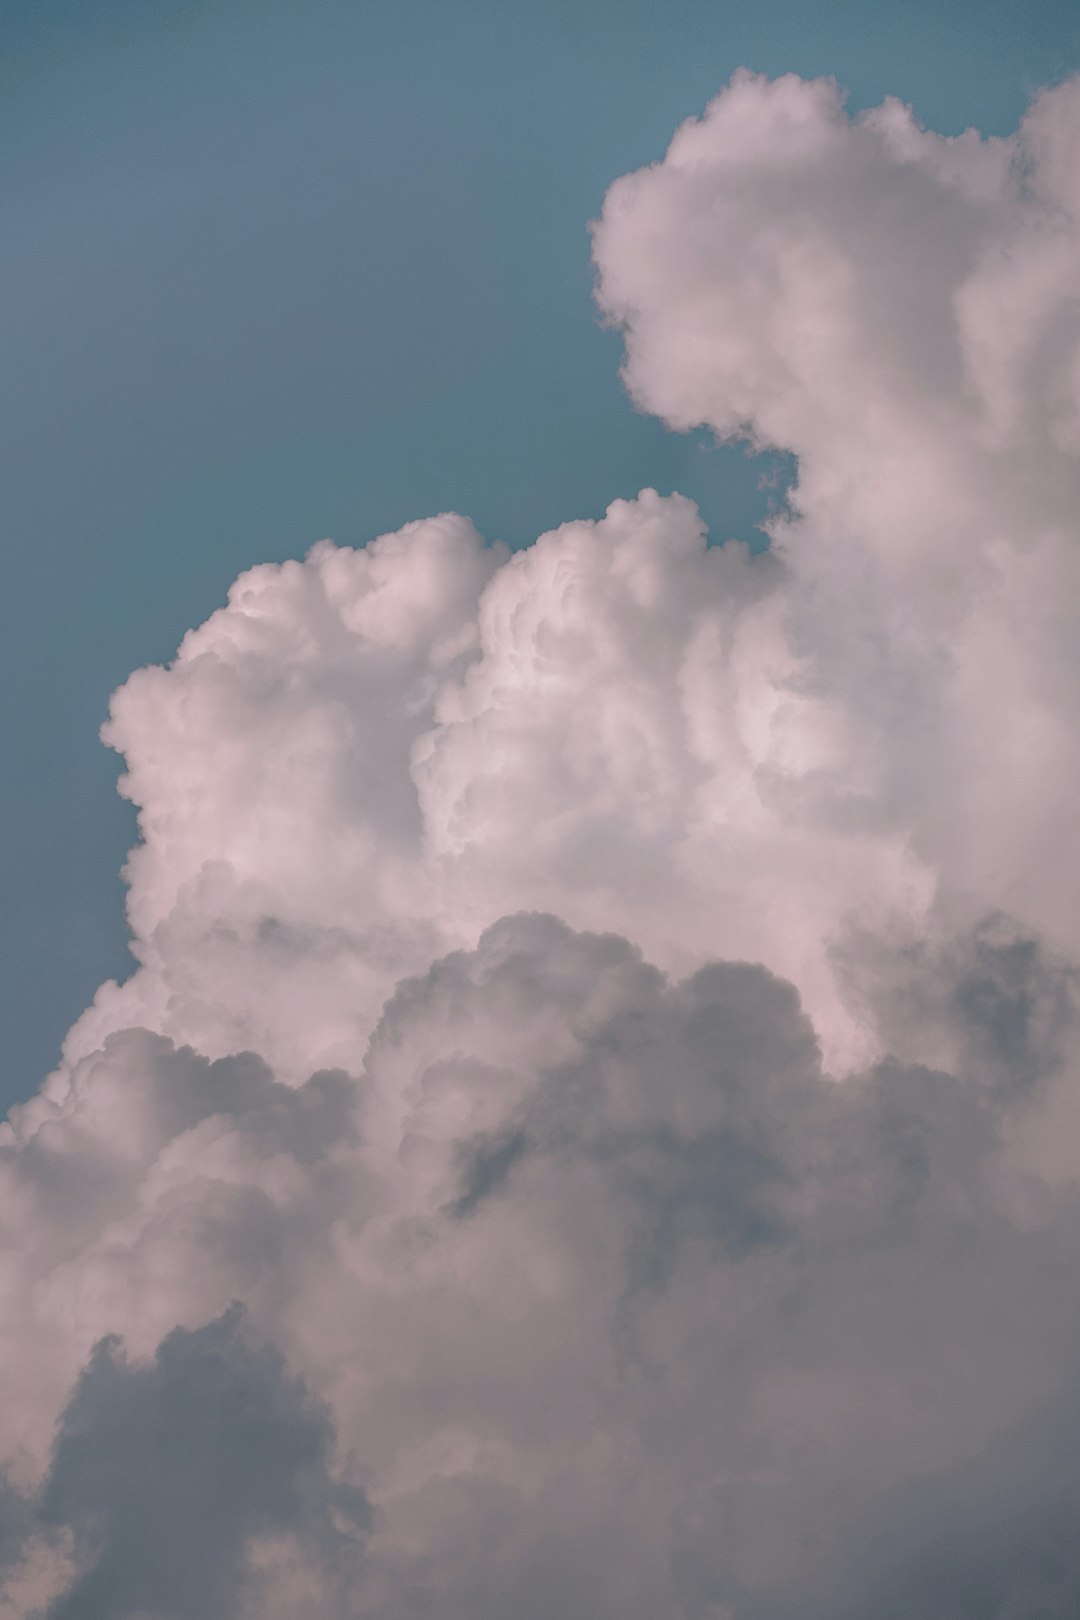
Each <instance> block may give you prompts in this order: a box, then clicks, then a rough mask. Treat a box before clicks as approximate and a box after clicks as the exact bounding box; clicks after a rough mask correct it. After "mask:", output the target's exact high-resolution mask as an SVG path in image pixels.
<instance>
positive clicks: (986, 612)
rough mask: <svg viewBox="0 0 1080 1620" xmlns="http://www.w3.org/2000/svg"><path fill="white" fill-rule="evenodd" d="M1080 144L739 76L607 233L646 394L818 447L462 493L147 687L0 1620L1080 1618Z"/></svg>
mask: <svg viewBox="0 0 1080 1620" xmlns="http://www.w3.org/2000/svg"><path fill="white" fill-rule="evenodd" d="M1078 148H1080V82H1073V83H1068V84H1065V85H1063V86H1062V87H1060V88H1059V89H1057V90H1054V91H1052V92H1050V93H1047V94H1045V95H1043V96H1041V97H1040V98H1039V99H1038V100H1037V101H1036V102H1035V104H1034V105H1033V107H1032V109H1031V112H1030V114H1029V115H1028V117H1027V119H1026V120H1025V122H1024V124H1023V126H1022V128H1021V129H1020V131H1019V133H1018V134H1017V135H1016V136H1015V137H1013V138H1011V139H1008V140H982V139H980V138H979V137H977V136H976V135H975V134H973V133H969V134H967V135H964V136H962V137H960V138H958V139H943V138H941V137H938V136H936V135H932V134H930V133H928V132H926V131H925V130H922V129H920V128H919V127H918V125H917V124H915V123H914V121H913V119H912V118H911V116H910V114H909V113H908V112H907V110H906V109H905V108H903V107H902V106H900V105H899V104H896V103H886V104H885V105H884V106H883V107H881V108H878V109H877V110H876V111H874V112H871V113H868V114H865V115H862V116H860V117H859V118H857V119H851V118H850V117H849V116H848V115H847V113H846V112H845V110H844V107H843V104H842V100H841V98H840V96H839V94H838V92H837V90H836V88H835V87H834V86H833V85H831V84H829V83H826V82H819V83H805V82H803V81H801V80H798V79H794V78H788V79H783V80H780V81H779V82H776V83H768V82H766V81H764V80H761V79H758V78H755V77H752V76H750V75H745V74H744V75H740V76H738V77H737V78H736V79H735V80H734V81H733V83H732V84H731V85H730V86H729V87H728V89H727V90H725V91H724V92H723V94H722V95H720V96H719V98H718V99H717V100H716V101H715V102H714V103H713V104H712V106H711V107H710V108H709V109H708V111H707V113H706V114H705V116H704V117H703V118H702V119H700V120H697V121H691V122H690V123H688V124H686V125H685V126H684V127H683V128H682V129H680V130H679V131H678V133H677V134H676V136H675V139H674V141H673V143H672V145H671V147H670V150H669V151H668V154H667V156H666V157H665V158H664V160H663V161H662V162H660V163H657V164H655V165H654V166H652V167H651V168H649V169H647V170H644V171H642V172H641V173H638V174H634V175H630V176H628V177H626V178H625V179H622V180H620V181H618V182H617V183H616V184H615V185H614V186H613V188H612V190H611V192H610V193H609V195H608V198H607V201H606V203H605V206H604V210H603V214H602V217H601V218H600V220H599V221H598V222H597V224H596V225H595V227H594V248H595V257H596V264H597V271H598V299H599V303H600V307H601V309H602V310H603V312H604V315H605V317H606V318H607V319H608V320H610V321H611V322H613V323H615V324H616V325H617V326H618V327H619V328H620V329H621V331H622V332H623V334H624V336H625V344H626V359H625V378H626V382H627V386H628V388H629V389H630V391H631V393H632V395H633V397H634V399H635V401H636V402H637V403H638V404H639V405H641V406H642V407H643V408H645V409H647V410H650V411H653V412H656V413H658V414H659V415H660V416H662V417H663V418H664V420H665V421H667V422H668V423H670V424H671V426H672V427H674V428H689V427H693V426H698V425H701V424H705V425H707V426H708V427H710V428H711V429H712V430H713V431H714V432H715V433H716V434H717V435H718V436H719V437H722V438H730V437H733V436H735V437H743V438H745V439H747V440H748V441H749V442H750V443H752V444H753V445H757V446H776V447H780V448H782V449H784V450H786V451H789V452H791V453H793V455H794V456H795V458H796V464H797V469H798V471H797V479H796V482H795V484H794V487H793V488H792V490H791V492H790V496H789V498H788V501H787V504H786V506H785V509H784V511H783V513H782V514H781V515H780V516H778V517H777V518H776V519H775V520H774V521H773V523H772V525H771V528H770V545H769V547H768V548H767V550H765V551H764V552H761V553H760V554H758V555H751V553H750V552H749V551H748V550H747V549H746V548H745V547H744V546H743V545H742V544H740V543H737V542H734V541H732V542H729V543H727V544H724V545H714V546H708V545H707V544H706V539H705V536H704V534H703V531H702V526H701V523H700V520H699V517H698V514H697V512H696V510H695V509H694V507H693V506H692V505H691V504H690V503H689V502H687V501H686V500H683V499H682V498H680V497H678V496H672V497H670V498H662V497H660V496H659V495H657V494H655V493H653V492H652V491H645V492H643V493H642V494H641V495H640V496H638V498H637V499H636V500H633V501H617V502H616V503H615V504H614V505H613V506H612V507H611V508H610V509H609V511H608V513H607V515H606V517H605V518H604V519H603V520H602V521H600V522H598V523H586V522H582V523H571V524H567V525H566V526H564V527H563V528H561V529H559V530H558V531H556V532H554V533H552V534H547V535H544V536H542V537H541V538H540V539H539V540H538V541H537V542H536V543H535V545H533V546H532V547H530V548H529V549H528V550H526V551H522V552H519V553H517V554H515V555H512V556H511V555H508V554H507V553H506V552H505V551H503V550H502V549H501V548H499V547H497V546H487V545H485V544H484V542H483V541H482V540H481V539H480V537H479V536H478V535H477V534H476V532H475V531H474V530H473V528H472V527H471V525H470V524H469V523H468V522H466V521H465V520H463V519H460V518H456V517H445V516H444V517H439V518H435V519H431V520H428V521H424V522H419V523H416V524H411V525H409V526H408V527H406V528H405V529H403V530H402V531H401V532H400V533H397V534H394V535H389V536H386V537H384V538H383V539H381V540H378V541H376V542H375V543H374V544H372V545H370V546H368V547H367V548H366V549H364V550H361V551H349V550H343V549H338V548H336V547H334V546H333V545H331V544H330V543H328V542H327V543H324V544H322V545H320V546H317V547H316V548H315V550H314V551H313V552H312V553H311V554H310V555H309V556H308V558H307V559H306V560H305V561H304V562H303V563H299V562H294V563H287V564H285V565H284V566H281V567H276V566H275V567H269V566H268V567H264V568H257V569H254V570H252V571H251V572H250V573H248V574H245V575H244V576H243V577H242V578H241V579H240V580H238V581H237V583H236V584H235V586H234V587H233V589H232V592H231V594H230V598H229V603H228V606H227V607H225V608H223V609H222V610H221V611H220V612H218V613H216V614H214V615H213V617H212V618H210V619H209V620H208V621H207V623H206V624H204V625H203V626H202V627H201V628H199V629H197V630H194V631H192V632H191V633H190V634H189V635H188V636H187V637H186V639H185V641H184V643H183V645H182V646H181V648H180V651H179V653H178V655H177V658H176V660H175V662H174V663H173V664H171V665H170V666H169V667H168V668H167V669H148V670H142V671H140V672H138V673H137V674H135V675H134V676H132V678H131V679H130V681H129V682H128V683H127V685H126V686H125V687H124V688H123V689H122V690H121V691H120V692H119V693H118V694H117V695H116V698H115V700H114V704H113V711H112V718H111V720H110V722H109V725H108V727H107V731H106V739H107V741H108V742H109V743H110V744H111V745H112V746H113V747H115V748H117V749H119V750H120V751H121V752H122V753H123V754H124V755H125V757H126V760H127V774H126V776H125V778H124V791H125V792H126V793H127V794H128V795H129V796H130V797H131V798H132V799H133V800H134V801H135V803H136V804H137V805H138V807H139V815H140V832H141V842H140V844H139V846H138V848H137V849H136V850H135V851H134V853H133V854H132V856H131V859H130V863H129V867H128V873H127V875H128V881H129V885H130V919H131V927H132V931H133V935H134V941H135V951H136V955H137V958H138V962H139V967H138V969H137V971H136V972H135V974H134V975H133V977H132V978H131V979H130V980H129V981H128V982H127V983H126V984H124V985H122V986H117V985H114V984H109V985H106V986H104V987H103V988H102V990H101V991H100V993H99V995H98V997H97V999H96V1001H95V1003H94V1005H93V1006H92V1007H91V1008H90V1009H89V1011H88V1012H87V1013H86V1014H85V1015H84V1017H83V1018H82V1019H81V1020H80V1022H79V1023H78V1024H77V1025H76V1026H75V1028H74V1029H73V1030H72V1032H71V1034H70V1036H69V1037H68V1041H67V1045H66V1049H65V1060H64V1064H63V1067H62V1068H61V1070H59V1071H58V1072H57V1073H56V1074H54V1075H52V1076H51V1077H50V1078H49V1079H48V1081H47V1082H46V1084H45V1086H44V1089H43V1090H42V1092H41V1094H40V1096H38V1097H37V1098H36V1099H34V1100H33V1101H31V1102H30V1103H28V1104H26V1105H25V1106H24V1107H22V1108H19V1109H17V1110H15V1112H14V1114H13V1116H12V1119H11V1122H10V1125H9V1126H7V1127H5V1132H6V1135H5V1137H4V1141H3V1147H2V1159H0V1209H2V1218H3V1226H4V1244H5V1247H4V1249H3V1268H4V1269H3V1281H2V1291H0V1299H2V1302H3V1310H4V1322H3V1340H2V1342H3V1357H4V1368H3V1387H4V1392H5V1401H4V1415H3V1418H2V1420H0V1441H2V1448H0V1460H2V1468H3V1476H2V1485H0V1561H2V1567H3V1571H4V1580H5V1583H6V1584H5V1585H4V1588H3V1602H4V1603H6V1608H2V1609H0V1613H2V1614H3V1615H5V1616H7V1617H8V1620H28V1617H31V1616H39V1617H42V1620H148V1617H153V1620H189V1617H191V1620H194V1617H196V1616H198V1617H199V1620H216V1617H219V1616H220V1617H221V1620H255V1617H258V1620H294V1617H295V1616H296V1615H297V1614H300V1613H303V1614H306V1615H309V1616H311V1620H411V1617H416V1620H420V1617H421V1616H429V1615H438V1616H439V1617H440V1620H519V1617H520V1620H531V1617H533V1616H535V1617H537V1620H539V1617H540V1616H544V1617H550V1616H552V1615H559V1616H564V1617H565V1620H586V1617H588V1620H1032V1617H1034V1616H1040V1617H1042V1620H1066V1617H1072V1616H1075V1614H1076V1613H1077V1612H1080V1526H1078V1524H1077V1522H1076V1505H1077V1503H1078V1502H1080V1379H1078V1372H1080V1295H1078V1292H1077V1288H1076V1277H1077V1266H1078V1265H1080V1030H1078V1028H1077V1018H1076V973H1077V969H1076V967H1075V966H1074V959H1075V956H1076V941H1075V919H1076V917H1077V916H1078V915H1080V855H1078V853H1077V848H1076V840H1075V831H1074V823H1075V816H1076V805H1077V802H1078V801H1077V793H1078V789H1080V726H1078V721H1080V638H1078V637H1077V634H1076V613H1077V604H1078V601H1080V594H1078V587H1080V552H1078V541H1080V535H1078V533H1077V512H1078V511H1080V179H1078V176H1080V168H1078V166H1077V164H1076V161H1075V158H1076V152H1077V150H1078ZM715 538H717V539H723V538H724V537H723V536H717V537H715Z"/></svg>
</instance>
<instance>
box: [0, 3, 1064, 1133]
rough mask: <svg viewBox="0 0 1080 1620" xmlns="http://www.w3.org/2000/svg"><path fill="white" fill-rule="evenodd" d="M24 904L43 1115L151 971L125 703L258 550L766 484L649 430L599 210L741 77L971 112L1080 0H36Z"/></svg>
mask: <svg viewBox="0 0 1080 1620" xmlns="http://www.w3.org/2000/svg"><path fill="white" fill-rule="evenodd" d="M2 15H3V21H2V22H0V39H2V43H3V50H2V52H0V58H2V64H3V65H2V68H0V73H2V76H3V81H4V82H3V96H2V98H0V125H2V130H3V137H2V140H0V185H2V189H3V210H4V214H3V217H4V220H5V224H6V229H5V232H4V248H3V256H4V286H5V304H4V312H5V313H4V335H3V351H4V357H3V370H2V376H3V390H2V398H3V413H4V423H3V433H2V436H0V457H2V461H3V466H2V476H0V489H2V491H3V496H2V499H3V526H4V527H3V532H4V540H5V566H6V574H7V588H6V589H5V591H4V592H3V599H2V611H3V616H4V617H3V635H2V640H0V649H2V650H0V656H2V658H3V660H4V667H3V675H2V679H3V687H4V691H5V693H6V695H7V702H6V703H5V704H4V705H3V711H2V715H0V726H2V732H0V747H2V750H3V758H4V761H5V765H6V769H5V772H4V791H3V828H4V836H3V839H2V841H0V859H2V871H0V893H2V894H3V897H4V918H5V926H4V937H3V973H2V975H0V985H2V995H3V1009H2V1012H3V1017H4V1020H5V1023H6V1025H7V1027H8V1029H9V1040H8V1044H7V1052H8V1057H9V1062H10V1063H11V1068H10V1070H9V1072H8V1073H7V1074H6V1075H5V1077H4V1080H3V1100H4V1101H5V1102H10V1101H12V1100H14V1099H16V1098H18V1097H21V1096H25V1095H27V1094H28V1093H29V1092H30V1091H31V1090H32V1089H34V1088H35V1086H36V1084H37V1082H38V1080H39V1078H40V1075H41V1074H42V1072H44V1070H46V1069H47V1068H48V1067H50V1066H51V1065H52V1063H53V1062H54V1061H55V1058H56V1056H57V1053H58V1050H59V1042H60V1040H61V1038H62V1035H63V1032H64V1030H65V1029H66V1028H67V1026H68V1024H69V1023H70V1022H71V1021H72V1019H73V1018H74V1017H75V1016H76V1015H77V1014H78V1012H79V1011H80V1010H81V1008H82V1007H83V1006H84V1005H85V1003H86V1001H87V1000H88V999H89V997H90V996H91V995H92V993H93V990H94V988H95V987H96V985H97V984H98V983H99V982H100V980H101V979H103V978H105V977H107V976H109V975H116V974H120V975H122V974H123V973H124V972H125V971H126V967H127V963H128V958H127V953H126V948H125V944H124V927H123V919H122V891H121V887H120V883H119V881H118V878H117V870H118V867H119V865H120V863H121V861H122V858H123V854H124V851H125V849H126V848H127V846H128V844H129V843H130V841H131V837H132V830H133V829H132V819H131V816H130V813H129V810H128V808H127V807H126V806H124V805H122V804H121V803H120V802H119V801H118V800H117V798H116V795H115V787H114V784H115V775H116V766H117V762H116V761H115V760H114V759H113V757H112V756H110V755H109V754H108V753H107V752H106V751H105V750H104V749H103V748H102V746H101V745H100V743H99V742H98V741H97V728H98V726H99V724H100V722H101V720H102V719H103V718H104V714H105V709H106V704H107V699H108V694H109V692H110V690H111V689H112V688H113V687H115V686H116V685H117V684H118V683H119V682H120V681H121V680H122V679H123V678H124V676H125V675H126V674H127V673H128V672H129V671H130V670H131V669H132V668H134V667H135V666H137V665H138V664H141V663H146V662H149V661H158V660H161V659H164V658H167V657H168V656H169V655H170V653H171V652H172V650H173V649H174V647H175V645H176V643H177V641H178V640H179V638H180V637H181V635H182V634H183V632H184V630H185V629H186V628H187V627H188V626H189V625H191V624H194V623H196V622H198V621H199V620H200V619H202V618H204V617H205V616H206V614H207V613H208V612H210V611H211V610H212V609H213V608H214V607H215V606H216V605H217V604H218V603H219V602H220V601H221V600H222V599H223V596H224V593H225V590H226V588H227V586H228V584H229V582H230V580H231V579H232V578H233V577H234V575H235V574H236V573H237V572H238V571H239V570H240V569H242V568H244V567H246V566H248V565H249V564H251V563H254V562H258V561H264V560H267V559H273V558H281V557H285V556H288V555H294V554H298V553H302V552H303V551H304V550H306V548H307V547H308V546H309V545H310V544H311V543H312V542H313V541H315V540H317V539H319V538H320V537H322V536H324V535H331V536H333V537H334V538H335V539H337V540H339V541H342V542H348V543H354V544H356V543H361V542H363V541H365V540H367V539H369V538H370V537H372V536H373V535H375V534H377V533H379V532H381V531H384V530H386V529H389V528H393V527H396V526H397V525H399V524H400V523H402V522H404V521H406V520H408V519H410V518H413V517H418V516H422V515H424V514H426V513H429V512H433V511H437V510H442V509H446V508H454V509H457V510H461V511H464V512H467V513H468V514H469V515H471V516H472V517H473V518H474V519H475V521H476V522H477V523H478V525H479V526H480V528H481V529H482V530H483V531H484V532H485V533H486V534H488V535H489V536H492V537H500V538H503V539H506V540H508V541H510V542H511V543H512V544H515V545H519V544H524V543H527V542H528V541H529V540H530V539H531V538H532V537H533V536H534V535H535V534H536V533H537V532H539V531H540V530H542V529H544V528H546V527H550V526H551V525H553V524H556V523H558V522H560V521H562V520H564V519H566V518H569V517H572V516H592V515H596V514H598V513H599V512H601V511H602V510H603V508H604V507H605V506H606V504H607V503H608V502H609V501H610V500H611V499H613V498H614V497H616V496H619V495H629V494H633V493H635V492H636V491H637V490H638V489H639V488H640V487H641V486H643V485H646V484H653V485H656V486H657V487H659V488H661V489H663V490H667V489H671V488H679V489H682V490H684V491H685V492H686V493H688V494H690V495H692V496H694V497H695V498H696V499H697V500H698V501H699V502H700V504H701V506H702V508H703V510H704V511H705V514H706V516H707V518H708V520H709V522H710V524H711V526H712V528H713V531H714V533H715V534H716V536H717V537H718V538H722V537H723V536H725V535H727V534H731V533H739V534H743V535H746V534H748V533H749V532H751V530H752V526H753V523H754V521H755V518H756V517H757V516H758V515H760V512H761V510H762V509H763V501H764V500H765V498H766V497H765V496H763V495H762V494H761V492H760V491H759V490H758V488H757V484H758V478H759V469H757V468H756V467H755V466H753V465H752V464H751V463H749V462H748V461H747V459H746V458H745V457H744V456H742V455H741V453H739V452H737V451H725V452H718V451H715V450H710V449H709V448H708V447H707V446H706V445H705V444H704V443H703V442H700V441H694V440H683V439H679V438H676V437H674V436H672V435H670V434H668V433H666V432H665V431H664V429H663V428H661V427H660V426H659V425H658V424H657V423H655V422H653V421H651V420H649V419H646V418H644V417H642V416H640V415H637V414H636V413H635V412H634V411H633V409H632V408H631V406H630V405H629V403H628V401H627V400H626V399H625V397H624V396H623V394H622V392H621V389H620V385H619V382H618V375H617V369H618V344H617V342H616V340H615V338H614V337H613V336H612V335H611V334H610V333H605V332H603V331H601V330H600V329H599V327H598V326H597V324H596V321H595V318H594V315H593V311H592V306H591V301H590V281H591V277H590V270H589V262H588V237H587V231H586V224H587V221H588V219H589V218H590V216H592V215H594V214H595V213H596V212H597V210H598V208H599V205H600V202H601V199H602V196H603V193H604V189H605V187H606V186H607V184H608V183H609V182H610V181H611V180H612V179H614V178H615V177H616V176H617V175H619V174H621V173H623V172H625V171H626V170H628V169H630V168H633V167H636V166H638V165H640V164H642V163H644V162H647V161H649V160H650V159H652V158H654V157H657V156H659V155H660V154H661V153H662V151H663V149H664V146H665V145H666V142H667V140H668V138H669V136H670V134H671V132H672V130H673V129H674V127H675V125H676V124H677V123H678V122H679V121H680V120H681V119H682V118H684V117H685V116H687V115H689V114H691V113H694V112H697V111H699V110H700V109H701V108H702V106H703V105H704V103H705V101H706V100H707V99H708V98H709V97H710V96H711V95H712V94H713V93H714V92H715V91H716V90H717V89H719V87H720V86H721V85H722V84H723V83H724V82H725V80H726V79H727V78H728V77H729V76H730V74H731V73H732V71H733V70H734V69H735V68H736V67H738V66H740V65H743V64H745V65H748V66H751V67H753V68H756V69H759V70H761V71H764V72H767V73H770V74H775V73H780V72H783V71H787V70H795V71H797V72H800V73H803V74H818V73H831V74H833V75H834V76H835V77H836V78H838V79H839V80H840V81H841V83H843V84H844V85H845V86H846V87H847V89H848V91H849V93H850V99H851V102H852V104H853V105H854V106H856V107H858V106H864V105H870V104H873V103H875V102H876V101H878V100H880V99H881V98H882V96H884V95H886V94H889V93H892V94H896V95H899V96H901V97H903V98H904V99H906V100H909V101H911V102H912V103H913V105H914V107H915V109H916V111H917V113H918V114H919V116H920V117H921V118H923V119H924V121H926V122H927V123H929V124H931V125H933V126H934V127H937V128H939V129H943V130H948V131H953V130H958V129H960V128H962V127H964V126H965V125H967V124H976V125H978V126H979V127H981V128H983V129H984V130H987V131H998V132H1005V131H1008V130H1009V129H1011V128H1012V127H1013V126H1014V125H1015V122H1016V120H1017V118H1018V117H1019V115H1020V114H1021V112H1022V110H1023V107H1024V105H1025V103H1026V101H1027V99H1028V97H1029V96H1030V94H1031V92H1032V91H1033V90H1034V89H1036V88H1037V87H1038V86H1040V85H1042V84H1044V83H1047V82H1052V81H1053V80H1056V79H1058V78H1060V77H1062V76H1063V75H1064V74H1065V73H1067V72H1069V71H1071V70H1074V69H1075V68H1077V67H1080V8H1078V7H1077V6H1076V5H1075V0H1031V3H1029V4H1028V5H1026V6H1024V7H1019V6H1017V5H1015V4H1012V3H1009V4H1006V3H1002V0H983V3H981V4H979V5H978V6H975V5H973V4H971V0H944V3H941V0H938V3H934V4H930V3H924V0H920V3H918V4H913V5H908V6H906V7H889V6H884V5H880V4H870V3H865V0H861V3H832V4H819V5H807V4H806V3H805V0H803V3H780V0H762V3H759V4H757V5H755V6H753V7H747V6H745V5H741V6H736V5H733V4H724V3H717V0H713V3H708V4H707V3H703V0H701V3H699V0H669V3H668V4H665V5H658V4H655V3H653V4H644V3H640V0H618V3H615V0H612V3H599V0H536V3H533V4H524V3H523V4H512V3H511V4H507V3H505V0H503V3H495V0H486V3H475V0H453V3H447V0H435V3H430V0H393V3H391V0H387V3H381V0H371V3H361V0H354V3H352V4H346V3H338V0H308V3H304V4H300V3H298V0H293V3H292V4H287V5H278V4H274V3H271V0H260V3H254V4H244V3H241V0H236V3H231V0H217V3H213V4H198V3H195V4H183V3H172V4H169V3H165V0H137V3H136V0H132V3H128V4H124V3H116V0H96V3H95V4H93V5H88V4H85V3H83V4H79V3H76V0H70V3H57V0H32V3H29V0H28V3H21V0H6V4H5V6H4V7H3V14H2Z"/></svg>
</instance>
